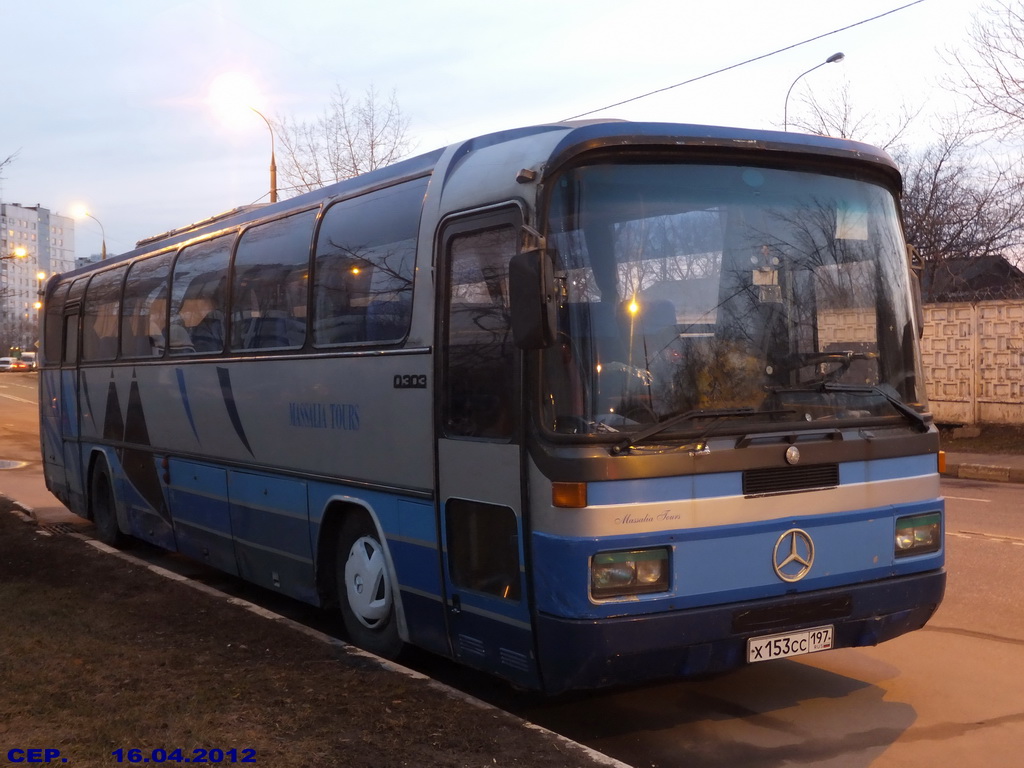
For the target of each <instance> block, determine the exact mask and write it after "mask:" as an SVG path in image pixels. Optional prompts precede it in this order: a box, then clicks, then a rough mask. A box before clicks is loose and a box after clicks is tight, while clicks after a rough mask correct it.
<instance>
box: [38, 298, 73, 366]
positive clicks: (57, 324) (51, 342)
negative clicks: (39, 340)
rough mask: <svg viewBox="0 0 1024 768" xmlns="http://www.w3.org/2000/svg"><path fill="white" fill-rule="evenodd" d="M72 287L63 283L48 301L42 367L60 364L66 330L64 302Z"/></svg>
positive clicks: (45, 315)
mask: <svg viewBox="0 0 1024 768" xmlns="http://www.w3.org/2000/svg"><path fill="white" fill-rule="evenodd" d="M70 287H71V283H61V284H60V285H58V286H57V288H56V289H55V290H54V291H53V293H52V294H51V295H50V297H49V299H47V301H46V311H45V314H44V318H45V323H46V329H45V331H44V332H43V356H42V357H43V359H42V365H54V364H58V363H60V359H61V348H60V340H61V334H62V331H63V330H64V321H63V317H64V300H65V299H66V298H67V296H68V289H69V288H70Z"/></svg>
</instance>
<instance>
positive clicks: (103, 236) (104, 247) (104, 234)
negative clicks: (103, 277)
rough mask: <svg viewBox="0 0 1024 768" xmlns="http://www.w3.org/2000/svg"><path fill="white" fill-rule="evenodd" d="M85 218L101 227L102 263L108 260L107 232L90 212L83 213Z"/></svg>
mask: <svg viewBox="0 0 1024 768" xmlns="http://www.w3.org/2000/svg"><path fill="white" fill-rule="evenodd" d="M82 215H83V216H88V217H89V218H90V219H92V220H93V221H95V222H96V223H97V224H99V225H100V261H106V260H107V231H106V230H105V229H103V222H102V221H100V220H99V219H97V218H96V217H95V216H93V215H92V214H91V213H89V212H88V211H82Z"/></svg>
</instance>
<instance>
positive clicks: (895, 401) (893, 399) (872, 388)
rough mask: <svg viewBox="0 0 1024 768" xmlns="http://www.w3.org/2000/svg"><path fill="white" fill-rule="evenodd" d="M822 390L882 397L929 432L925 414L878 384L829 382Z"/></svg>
mask: <svg viewBox="0 0 1024 768" xmlns="http://www.w3.org/2000/svg"><path fill="white" fill-rule="evenodd" d="M821 389H822V390H823V391H825V392H841V393H843V394H847V393H849V394H853V395H881V396H882V397H884V398H885V399H886V401H887V402H888V403H889V405H891V406H892V407H893V409H894V410H896V411H898V412H899V413H900V414H901V415H902V416H906V417H907V419H908V420H909V421H912V422H913V423H914V426H916V427H920V429H921V431H922V432H927V431H928V420H927V419H926V418H925V416H924V414H922V413H920V412H919V411H915V410H914V409H913V408H911V407H910V406H909V405H907V404H906V403H905V402H903V401H902V400H900V399H899V397H897V396H896V395H895V394H894V393H890V392H887V391H886V390H885V389H883V388H882V387H880V386H878V385H877V384H837V383H835V382H829V381H827V382H823V383H822V384H821Z"/></svg>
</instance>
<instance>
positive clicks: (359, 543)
mask: <svg viewBox="0 0 1024 768" xmlns="http://www.w3.org/2000/svg"><path fill="white" fill-rule="evenodd" d="M337 552H338V556H337V562H336V574H335V579H336V584H337V590H338V605H339V608H340V610H341V618H342V621H343V623H344V624H345V630H346V632H347V633H348V637H349V639H350V640H351V641H352V643H353V644H355V645H357V646H359V647H360V648H364V649H366V650H367V651H370V652H371V653H375V654H377V655H378V656H383V657H385V658H389V659H393V658H395V657H396V656H398V654H399V653H400V652H401V650H402V647H403V643H402V639H401V638H400V637H399V635H398V622H397V620H396V617H395V599H394V587H393V585H392V582H391V575H390V572H389V570H388V564H387V558H386V557H385V556H384V547H383V545H382V544H381V542H380V538H379V536H378V534H377V531H376V529H375V528H374V527H373V525H372V524H371V523H370V522H369V521H368V520H367V519H366V518H364V517H362V516H360V515H351V516H349V517H348V518H346V520H345V522H344V523H342V526H341V528H340V529H339V531H338V550H337Z"/></svg>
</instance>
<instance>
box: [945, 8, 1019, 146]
mask: <svg viewBox="0 0 1024 768" xmlns="http://www.w3.org/2000/svg"><path fill="white" fill-rule="evenodd" d="M968 40H969V44H968V48H967V50H966V51H964V52H959V51H954V52H952V53H951V57H952V59H953V61H954V62H955V63H956V64H957V65H958V69H959V71H960V73H961V75H962V80H960V81H959V82H953V83H952V84H951V85H952V86H953V87H954V88H955V89H956V90H958V91H959V92H960V93H961V94H963V95H965V96H966V97H967V98H969V99H970V100H971V102H972V103H973V104H974V106H975V107H976V108H977V110H978V112H979V116H982V117H985V118H989V119H991V120H992V121H993V124H994V125H995V127H996V128H998V129H1002V130H1003V131H1007V132H1014V131H1017V132H1019V131H1021V130H1022V129H1024V0H995V2H994V3H993V4H991V5H986V6H983V7H982V8H981V10H980V11H979V12H978V13H977V14H976V15H975V16H974V20H973V22H972V25H971V28H970V31H969V33H968Z"/></svg>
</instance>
